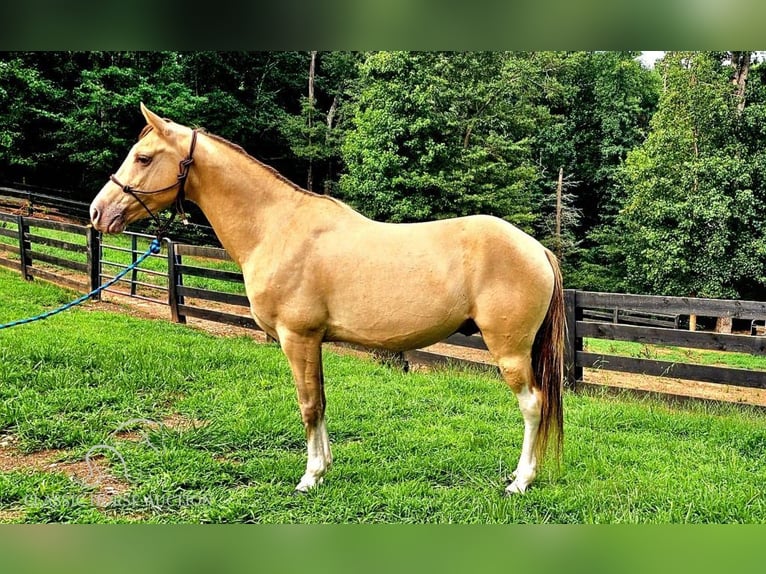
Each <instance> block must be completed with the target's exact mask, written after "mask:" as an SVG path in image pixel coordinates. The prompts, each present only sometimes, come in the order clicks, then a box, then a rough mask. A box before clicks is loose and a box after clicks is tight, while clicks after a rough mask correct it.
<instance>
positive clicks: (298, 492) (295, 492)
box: [293, 488, 309, 498]
mask: <svg viewBox="0 0 766 574" xmlns="http://www.w3.org/2000/svg"><path fill="white" fill-rule="evenodd" d="M308 493H309V491H308V490H298V489H297V488H296V489H295V490H293V497H294V498H298V497H301V496H306V495H307V494H308Z"/></svg>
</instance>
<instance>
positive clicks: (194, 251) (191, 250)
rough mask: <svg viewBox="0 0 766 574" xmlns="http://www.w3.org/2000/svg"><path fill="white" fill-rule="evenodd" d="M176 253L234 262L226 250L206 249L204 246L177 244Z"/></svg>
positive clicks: (217, 248)
mask: <svg viewBox="0 0 766 574" xmlns="http://www.w3.org/2000/svg"><path fill="white" fill-rule="evenodd" d="M175 248H176V253H177V254H178V255H189V256H192V257H206V258H208V259H220V260H222V261H232V258H231V257H230V256H229V254H228V253H227V252H226V250H225V249H220V248H219V247H205V246H202V245H187V244H184V243H176V245H175Z"/></svg>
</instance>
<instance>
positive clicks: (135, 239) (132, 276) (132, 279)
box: [130, 235, 138, 297]
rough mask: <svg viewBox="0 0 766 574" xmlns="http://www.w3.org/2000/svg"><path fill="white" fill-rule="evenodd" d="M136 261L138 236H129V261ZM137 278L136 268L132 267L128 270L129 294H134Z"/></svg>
mask: <svg viewBox="0 0 766 574" xmlns="http://www.w3.org/2000/svg"><path fill="white" fill-rule="evenodd" d="M136 261H138V236H137V235H131V236H130V262H131V264H133V265H135V264H136ZM137 280H138V269H136V268H135V267H133V271H131V272H130V296H131V297H135V295H136V281H137Z"/></svg>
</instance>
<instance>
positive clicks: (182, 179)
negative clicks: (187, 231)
mask: <svg viewBox="0 0 766 574" xmlns="http://www.w3.org/2000/svg"><path fill="white" fill-rule="evenodd" d="M196 146H197V130H192V139H191V144H190V145H189V154H188V155H187V156H186V157H185V158H184V159H182V160H181V161H180V162H178V169H179V173H178V176H177V177H176V181H175V183H172V184H170V185H168V186H165V187H162V188H159V189H151V190H147V189H136V188H134V187H131V186H130V185H128V184H126V183H122V182H121V181H120V180H119V179H117V176H116V175H115V174H112V175H110V176H109V179H110V180H111V181H112V182H113V183H115V184H116V185H118V186H119V187H120V188H121V189H122V191H123V192H124V193H129V194H130V195H132V196H133V198H134V199H135V200H136V201H137V202H138V203H139V204H141V207H143V208H144V209H145V210H146V212H147V213H148V214H149V216H150V217H151V218H152V220H154V223H156V224H157V234H156V235H157V237H158V238H160V237H162V236H164V235H165V232H166V231H167V230H168V228H169V227H170V224H171V223H173V220H174V219H175V218H176V215H178V214H179V213H180V214H181V217H182V218H183V222H184V224H185V225H186V224H188V223H189V221H188V219H187V217H186V212H185V211H184V208H183V200H184V196H185V187H186V179H187V178H188V177H189V170H190V168H191V164H193V163H194V148H195V147H196ZM174 187H177V188H178V193H177V194H176V198H175V200H174V202H175V208H176V209H175V211H174V212H173V215H172V217H171V218H170V219H169V220H168V221H167V222H166V223H165V224H163V223H162V221H161V220H160V218H159V216H158V215H157V214H156V213H153V212H152V210H151V209H149V208H148V207H147V205H146V204H145V203H144V201H143V200H142V199H141V197H140V195H154V194H157V193H163V192H165V191H170V190H171V189H173V188H174Z"/></svg>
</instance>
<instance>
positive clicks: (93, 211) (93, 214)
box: [90, 205, 101, 224]
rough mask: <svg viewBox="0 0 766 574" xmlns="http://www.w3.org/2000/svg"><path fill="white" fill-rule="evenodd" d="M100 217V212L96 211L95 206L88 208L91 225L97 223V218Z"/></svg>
mask: <svg viewBox="0 0 766 574" xmlns="http://www.w3.org/2000/svg"><path fill="white" fill-rule="evenodd" d="M99 217H101V212H100V211H99V210H98V207H96V206H95V205H92V206H91V207H90V220H91V222H92V223H94V224H96V223H98V218H99Z"/></svg>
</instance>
